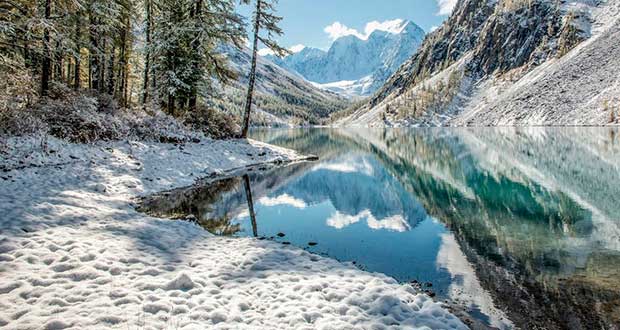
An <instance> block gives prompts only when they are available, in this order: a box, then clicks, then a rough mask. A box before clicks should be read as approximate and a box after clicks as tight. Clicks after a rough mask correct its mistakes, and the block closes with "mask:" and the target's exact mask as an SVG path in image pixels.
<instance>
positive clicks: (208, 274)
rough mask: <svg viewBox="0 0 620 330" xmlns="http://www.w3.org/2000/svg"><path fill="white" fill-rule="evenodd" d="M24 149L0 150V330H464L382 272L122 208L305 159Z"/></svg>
mask: <svg viewBox="0 0 620 330" xmlns="http://www.w3.org/2000/svg"><path fill="white" fill-rule="evenodd" d="M35 144H36V143H35V142H33V141H32V140H11V141H8V143H5V144H4V145H3V146H2V150H0V156H1V157H2V158H0V168H1V169H2V171H0V182H1V183H2V184H1V185H0V214H2V215H1V221H0V276H1V277H2V279H3V281H2V283H0V328H7V329H41V328H43V329H69V328H73V329H86V328H88V329H102V328H105V329H108V328H119V329H169V328H171V329H177V328H178V329H204V328H205V327H207V328H209V329H211V328H214V329H292V328H294V329H360V328H362V329H367V328H375V327H378V328H381V327H392V328H407V329H411V328H424V327H428V328H431V329H465V328H466V326H465V325H464V324H463V323H462V322H461V321H460V320H459V319H458V318H456V317H455V316H454V315H452V314H450V313H449V312H448V311H446V310H445V309H444V308H443V307H442V306H441V304H439V303H436V302H433V300H432V299H431V298H429V297H427V296H425V295H423V294H419V293H417V292H415V290H414V289H413V288H412V287H409V286H406V285H400V284H399V283H397V282H396V281H395V280H393V279H391V278H389V277H387V276H385V275H382V274H371V273H367V272H364V271H361V270H359V269H357V268H356V267H355V266H353V265H352V264H343V263H339V262H337V261H335V260H332V259H329V258H325V257H321V256H317V255H313V254H311V253H309V252H307V251H304V250H302V249H298V248H295V247H290V246H282V245H280V244H278V243H275V242H270V241H260V240H255V239H249V238H248V239H245V238H239V239H230V238H222V237H215V236H213V235H211V234H209V233H208V232H206V231H204V230H203V229H201V228H199V227H198V226H195V225H193V224H190V223H187V222H181V221H170V220H162V219H156V218H153V217H149V216H147V215H144V214H141V213H138V212H137V211H135V209H134V208H133V202H132V201H133V200H134V199H135V198H136V197H139V196H143V195H146V194H150V193H154V192H158V191H163V190H169V189H174V188H178V187H182V186H188V185H191V184H193V183H194V182H195V181H196V179H198V178H202V177H206V176H209V174H212V173H215V175H218V174H224V173H226V172H229V171H230V170H233V169H235V168H237V169H238V168H240V167H245V166H252V165H258V164H265V163H279V162H291V161H298V160H302V159H304V158H305V157H304V156H301V155H299V154H297V153H296V152H294V151H292V150H288V149H284V148H279V147H275V146H271V145H267V144H264V143H261V142H257V141H252V140H249V141H240V140H238V141H212V140H206V141H203V142H202V143H195V144H185V145H172V144H155V143H153V144H145V143H139V142H114V143H101V144H97V145H94V146H87V145H74V144H68V143H65V142H61V141H59V140H55V139H51V140H49V141H48V142H47V153H45V154H43V153H37V152H36V149H37V147H36V146H35ZM14 168H21V169H14Z"/></svg>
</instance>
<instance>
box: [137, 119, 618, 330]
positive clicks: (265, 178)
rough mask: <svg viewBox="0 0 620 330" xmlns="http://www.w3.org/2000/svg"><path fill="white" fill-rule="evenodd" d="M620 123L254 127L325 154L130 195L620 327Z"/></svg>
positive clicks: (546, 313) (541, 325) (528, 316)
mask: <svg viewBox="0 0 620 330" xmlns="http://www.w3.org/2000/svg"><path fill="white" fill-rule="evenodd" d="M617 133H618V132H617V129H615V128H609V129H603V128H596V129H594V128H593V129H589V128H568V129H567V128H565V129H542V128H540V129H538V128H537V129H531V128H530V129H516V128H510V129H446V128H442V129H411V130H399V129H383V130H372V129H318V128H316V129H291V130H260V131H255V132H253V138H255V139H257V140H261V141H265V142H268V143H272V144H275V145H279V146H283V147H287V148H292V149H296V150H298V151H299V152H301V153H308V154H310V153H311V154H316V155H319V157H320V161H319V162H315V163H301V164H294V165H290V166H286V167H281V168H275V169H269V170H263V171H253V172H251V173H249V175H248V176H245V177H233V178H227V179H224V180H220V181H217V182H214V183H211V184H209V185H203V186H200V185H197V186H194V187H190V188H187V189H179V190H175V191H172V192H166V193H161V194H157V195H154V196H151V197H149V198H146V199H145V200H144V201H143V203H142V206H141V209H142V210H144V211H145V212H148V213H149V214H152V215H155V216H162V217H171V218H176V219H179V218H188V219H189V220H192V221H195V222H197V223H198V224H200V225H201V226H203V227H204V228H205V229H207V230H209V231H211V232H213V233H216V234H221V235H236V236H259V237H266V238H271V239H274V240H276V241H280V242H283V243H290V244H294V245H297V246H299V247H302V248H306V249H308V250H310V251H312V252H315V253H320V254H324V255H327V256H329V257H332V258H336V259H338V260H342V261H350V262H355V263H356V264H357V265H358V266H359V267H361V268H363V269H366V270H368V271H375V272H381V273H385V274H387V275H389V276H392V277H394V278H396V279H397V280H399V281H402V282H409V281H412V280H416V281H418V282H419V283H424V285H423V286H422V289H425V290H429V291H430V290H432V291H433V292H434V293H436V294H437V298H439V299H448V300H450V301H452V302H454V303H457V304H458V305H461V306H464V308H465V309H466V310H467V312H468V313H469V314H470V315H472V316H474V317H475V318H476V319H477V320H480V321H482V322H484V323H486V324H487V325H489V326H492V327H497V328H502V329H509V328H513V327H515V326H516V327H519V328H522V329H536V328H537V329H594V328H596V329H618V328H620V204H619V203H618V201H620V138H619V137H618V134H617ZM248 193H250V194H248ZM248 196H251V198H249V199H248ZM251 215H255V216H251ZM279 233H280V236H282V234H284V236H283V237H280V236H278V235H277V234H279ZM427 282H430V283H432V286H431V285H430V284H428V283H427Z"/></svg>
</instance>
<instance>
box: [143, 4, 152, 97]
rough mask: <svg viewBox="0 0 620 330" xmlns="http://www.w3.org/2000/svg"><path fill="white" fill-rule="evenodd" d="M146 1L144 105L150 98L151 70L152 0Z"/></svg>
mask: <svg viewBox="0 0 620 330" xmlns="http://www.w3.org/2000/svg"><path fill="white" fill-rule="evenodd" d="M145 2H146V31H145V32H146V45H145V47H146V59H145V60H144V85H143V86H142V105H143V106H144V105H146V102H147V101H148V98H149V73H150V71H151V50H150V47H151V28H152V27H151V14H152V13H151V11H152V8H151V0H145Z"/></svg>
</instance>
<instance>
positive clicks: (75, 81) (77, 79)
mask: <svg viewBox="0 0 620 330" xmlns="http://www.w3.org/2000/svg"><path fill="white" fill-rule="evenodd" d="M81 14H82V13H81V12H78V13H77V15H76V16H77V17H76V22H75V46H76V47H75V48H76V50H75V70H74V71H73V88H74V89H76V90H77V89H80V65H81V62H82V61H81V56H80V51H81V50H82V43H81V42H80V41H81V34H82V31H81V28H82V27H81V23H82V22H81V20H80V16H81Z"/></svg>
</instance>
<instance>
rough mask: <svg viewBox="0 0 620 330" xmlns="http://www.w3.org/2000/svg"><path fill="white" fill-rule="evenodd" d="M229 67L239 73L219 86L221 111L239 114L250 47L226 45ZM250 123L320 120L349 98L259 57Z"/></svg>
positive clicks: (246, 82) (341, 107) (324, 118)
mask: <svg viewBox="0 0 620 330" xmlns="http://www.w3.org/2000/svg"><path fill="white" fill-rule="evenodd" d="M223 50H224V53H225V54H227V56H228V59H229V62H230V65H231V67H232V69H233V70H234V71H235V72H237V73H238V77H239V78H238V79H237V81H235V82H233V84H232V86H222V87H221V88H220V89H221V90H222V91H223V93H222V94H223V95H222V99H223V100H222V101H219V103H218V104H217V106H219V107H220V108H221V109H222V110H223V111H229V112H233V113H235V114H237V115H240V114H241V113H242V111H243V107H244V104H245V96H246V91H247V85H248V74H249V72H250V63H251V62H250V61H251V51H250V50H249V49H247V48H246V49H243V51H239V50H237V49H236V48H234V47H225V48H224V49H223ZM255 88H256V89H255V100H254V105H255V109H256V111H254V112H253V114H252V115H253V118H252V123H253V124H254V125H258V126H289V125H307V124H313V125H317V124H322V123H323V122H324V121H325V120H326V118H328V117H329V115H330V114H332V113H334V112H337V111H339V110H342V109H344V108H346V107H347V106H348V105H349V101H348V100H347V99H345V98H343V97H342V96H341V95H339V94H337V93H334V92H331V91H328V90H325V89H323V88H319V87H317V86H315V85H314V84H312V83H310V82H308V81H306V80H305V79H303V78H302V77H300V76H299V75H296V74H293V73H290V72H288V71H287V70H284V69H283V68H281V67H279V66H278V65H277V64H275V63H273V62H271V61H269V60H268V59H265V58H261V57H259V58H258V63H257V79H256V85H255Z"/></svg>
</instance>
